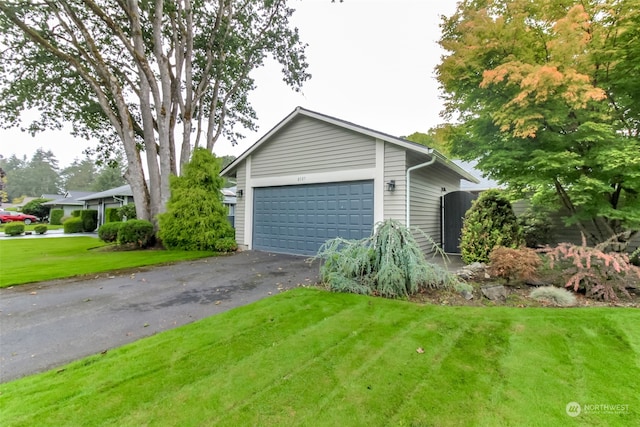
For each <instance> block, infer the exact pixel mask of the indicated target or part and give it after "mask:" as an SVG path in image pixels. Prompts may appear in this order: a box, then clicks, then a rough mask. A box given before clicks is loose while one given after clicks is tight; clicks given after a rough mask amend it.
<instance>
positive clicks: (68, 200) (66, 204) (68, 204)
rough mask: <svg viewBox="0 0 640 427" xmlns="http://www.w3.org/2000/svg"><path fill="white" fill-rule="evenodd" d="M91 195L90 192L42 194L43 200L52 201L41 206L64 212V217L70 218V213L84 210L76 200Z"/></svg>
mask: <svg viewBox="0 0 640 427" xmlns="http://www.w3.org/2000/svg"><path fill="white" fill-rule="evenodd" d="M89 194H92V192H91V191H67V192H66V193H64V194H62V195H51V194H43V195H42V198H43V199H53V200H50V201H48V202H44V203H43V204H42V206H48V207H50V208H51V209H62V210H64V216H71V212H72V211H75V210H80V209H83V208H84V202H83V201H80V200H78V198H80V197H84V196H88V195H89Z"/></svg>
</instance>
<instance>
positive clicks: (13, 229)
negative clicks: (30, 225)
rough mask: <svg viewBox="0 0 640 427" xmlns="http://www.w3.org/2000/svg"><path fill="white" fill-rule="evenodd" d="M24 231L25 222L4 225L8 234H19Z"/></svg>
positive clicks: (5, 232)
mask: <svg viewBox="0 0 640 427" xmlns="http://www.w3.org/2000/svg"><path fill="white" fill-rule="evenodd" d="M22 233H24V224H23V223H21V222H10V223H8V224H6V225H5V226H4V234H6V235H7V236H19V235H21V234H22Z"/></svg>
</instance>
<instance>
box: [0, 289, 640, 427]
mask: <svg viewBox="0 0 640 427" xmlns="http://www.w3.org/2000/svg"><path fill="white" fill-rule="evenodd" d="M296 313H297V314H296ZM298 315H299V318H298V317H297V316H298ZM272 319H273V320H272ZM637 325H640V311H638V310H633V309H607V308H602V309H564V310H558V309H544V308H541V309H512V308H471V307H457V308H452V307H438V306H425V307H422V306H417V305H412V304H409V303H406V302H401V301H388V300H382V299H376V298H370V297H362V296H356V295H344V294H331V293H326V292H323V291H320V290H313V289H296V290H293V291H289V292H286V293H284V294H282V295H278V296H274V297H272V298H269V299H266V300H263V301H260V302H258V303H256V304H252V305H250V306H247V307H243V308H240V309H238V310H234V311H231V312H227V313H225V314H222V315H218V316H214V317H212V318H209V319H206V320H204V321H201V322H197V323H194V324H191V325H187V326H185V327H183V328H179V329H177V330H173V331H170V332H167V333H163V334H159V335H157V336H155V337H150V338H148V339H144V340H141V341H138V342H136V343H134V344H132V345H129V346H127V347H124V348H122V349H118V350H116V351H110V352H109V353H108V354H107V355H104V356H102V355H100V356H94V357H92V358H88V359H85V360H83V361H80V362H77V363H76V364H74V365H72V366H70V367H68V368H67V369H66V370H65V371H64V372H62V373H60V374H55V373H48V374H44V375H39V376H34V377H29V378H25V379H22V380H18V381H15V382H11V383H7V384H1V385H0V424H2V425H3V426H4V425H8V426H13V425H29V426H32V425H38V426H47V425H65V426H67V425H69V426H74V425H82V426H84V425H118V426H127V425H131V426H134V425H135V426H138V425H163V426H166V425H169V426H170V425H180V426H190V425H194V426H198V425H265V426H269V425H277V426H283V425H284V426H286V425H309V426H311V425H313V426H324V425H327V426H329V425H345V426H349V425H370V426H378V425H380V426H382V425H399V426H402V425H443V426H448V425H462V426H464V425H480V426H483V425H486V426H489V425H541V426H542V425H565V424H568V423H572V424H577V425H614V426H615V425H620V426H627V425H634V424H637V421H638V420H640V414H639V413H638V410H639V409H640V402H638V397H637V396H638V395H639V394H640V390H638V381H637V378H639V377H640V370H639V369H638V364H637V361H638V356H639V355H638V352H637V350H638V349H637V343H638V332H637V331H629V329H633V328H637ZM243 331H244V332H243ZM252 343H253V344H255V345H251V344H252ZM274 344H275V345H274ZM418 347H422V348H423V349H424V351H425V352H424V353H423V354H419V353H417V352H416V348H418ZM610 369H617V370H618V371H617V372H615V373H610V371H608V370H610ZM608 372H609V373H608ZM78 389H79V390H78ZM576 395H578V396H577V397H575V396H576ZM43 397H45V399H44V400H46V401H45V402H42V401H41V400H42V399H41V398H43ZM56 397H57V399H56ZM65 397H66V398H65ZM578 399H586V401H584V402H580V400H578ZM590 399H594V400H591V401H590ZM572 400H575V401H578V402H580V403H582V404H629V412H628V413H626V414H618V415H607V414H604V415H603V414H591V415H587V416H583V415H581V416H580V417H579V418H577V419H572V418H569V417H568V416H567V415H566V412H565V406H566V404H567V403H568V402H569V401H572Z"/></svg>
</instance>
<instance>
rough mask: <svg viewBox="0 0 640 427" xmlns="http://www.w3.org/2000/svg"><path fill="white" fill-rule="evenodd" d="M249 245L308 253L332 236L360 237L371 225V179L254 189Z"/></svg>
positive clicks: (368, 234) (370, 228)
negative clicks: (251, 243) (251, 230)
mask: <svg viewBox="0 0 640 427" xmlns="http://www.w3.org/2000/svg"><path fill="white" fill-rule="evenodd" d="M253 221H254V223H253V248H254V249H257V250H264V251H272V252H280V253H287V254H299V255H314V254H315V253H316V252H317V251H318V248H319V247H320V245H322V244H323V243H324V242H325V241H326V240H328V239H331V238H334V237H338V236H339V237H343V238H345V239H361V238H363V237H367V236H370V235H371V231H372V229H373V181H354V182H338V183H330V184H307V185H293V186H282V187H265V188H256V189H255V192H254V208H253Z"/></svg>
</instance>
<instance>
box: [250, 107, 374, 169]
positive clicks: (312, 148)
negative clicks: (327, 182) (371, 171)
mask: <svg viewBox="0 0 640 427" xmlns="http://www.w3.org/2000/svg"><path fill="white" fill-rule="evenodd" d="M374 142H375V140H374V139H373V138H371V137H368V136H365V135H362V134H359V133H356V132H353V131H350V130H347V129H343V128H340V127H337V126H333V125H330V124H327V123H323V122H320V121H318V120H314V119H311V118H308V117H300V118H296V119H295V120H293V121H292V122H291V123H289V124H287V125H286V126H285V127H284V128H283V129H281V130H280V131H279V132H278V133H276V134H275V135H273V137H272V138H271V140H270V141H269V143H268V144H264V145H263V146H262V147H261V148H259V149H258V150H256V152H254V153H253V154H252V162H251V176H252V178H261V177H268V176H286V175H295V174H300V173H314V172H329V171H338V170H345V169H347V170H352V169H364V168H372V167H375V162H376V159H375V143H374Z"/></svg>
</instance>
